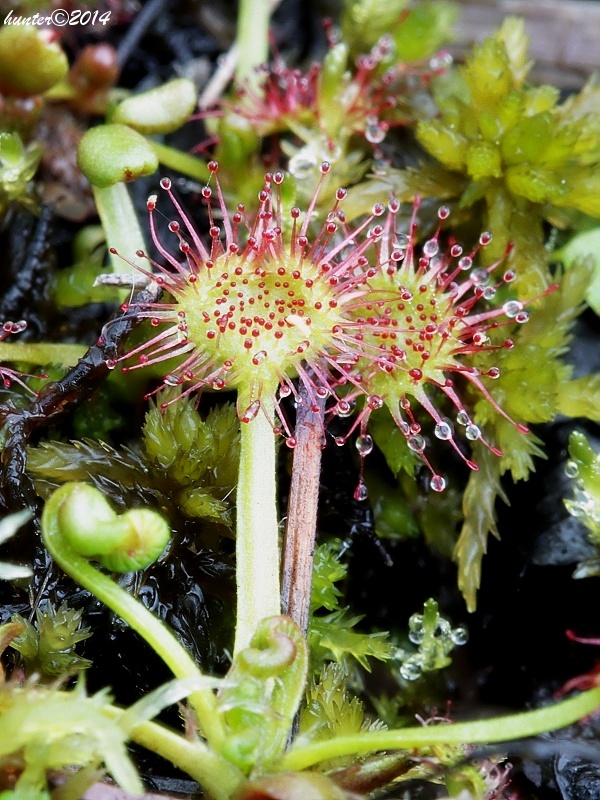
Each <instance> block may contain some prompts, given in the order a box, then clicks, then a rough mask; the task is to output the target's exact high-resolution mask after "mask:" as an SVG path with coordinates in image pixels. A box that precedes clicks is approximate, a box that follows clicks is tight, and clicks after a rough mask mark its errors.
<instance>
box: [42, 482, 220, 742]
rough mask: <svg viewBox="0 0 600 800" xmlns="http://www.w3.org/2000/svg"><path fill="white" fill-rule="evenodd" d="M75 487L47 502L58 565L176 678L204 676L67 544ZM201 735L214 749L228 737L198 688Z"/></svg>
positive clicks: (46, 523) (208, 694)
mask: <svg viewBox="0 0 600 800" xmlns="http://www.w3.org/2000/svg"><path fill="white" fill-rule="evenodd" d="M71 487H72V484H68V483H67V484H64V485H63V486H61V487H60V488H59V489H57V490H56V491H55V492H54V494H52V496H51V497H50V498H49V499H48V501H47V502H46V505H45V507H44V512H43V515H42V537H43V540H44V544H45V545H46V548H47V550H48V552H49V553H50V555H51V556H52V558H53V559H54V561H55V562H56V564H58V565H59V567H61V569H63V570H64V571H65V572H66V573H67V574H68V575H70V576H71V577H72V578H73V580H75V581H76V582H77V583H78V584H80V585H81V586H83V587H84V588H85V589H87V590H88V591H89V592H91V593H92V594H93V595H94V596H95V597H97V598H98V599H99V600H100V601H102V602H103V603H104V604H105V605H106V606H108V607H109V608H110V609H112V610H113V611H114V612H115V614H118V615H119V616H120V617H121V618H122V619H124V620H125V622H127V624H128V625H129V626H130V627H131V628H133V630H134V631H137V633H139V635H140V636H141V637H142V638H143V639H144V640H145V641H146V642H147V643H148V644H149V645H150V647H151V648H152V649H153V650H154V652H155V653H156V654H157V655H158V656H159V657H160V658H162V660H163V661H164V662H165V664H166V665H167V666H168V667H169V669H170V670H171V671H172V672H173V675H175V676H176V677H177V678H189V677H202V673H201V672H200V670H199V669H198V667H197V666H196V664H195V663H194V661H193V660H192V658H191V657H190V655H189V653H188V652H187V650H185V649H184V648H183V647H182V645H181V644H180V643H179V641H178V640H177V639H176V638H175V636H174V635H173V634H172V633H171V631H170V630H169V628H167V626H166V625H164V624H163V623H162V622H161V621H160V620H159V619H158V618H157V617H155V616H154V615H153V614H152V613H151V612H150V611H148V609H147V608H146V607H145V606H143V605H142V604H141V603H140V602H139V601H138V600H136V599H135V598H133V597H131V595H129V594H127V592H125V591H124V590H123V589H122V588H121V587H120V586H119V585H118V584H117V583H115V581H113V580H112V579H111V578H109V577H108V576H107V575H105V574H104V573H102V572H100V570H98V569H96V568H95V567H93V566H92V565H91V564H90V563H89V561H87V560H86V559H85V558H84V557H83V556H81V555H79V553H77V552H76V551H75V549H74V548H73V547H71V545H70V544H69V543H68V542H67V541H65V538H64V536H63V535H62V530H61V526H60V523H59V511H60V507H61V504H62V503H63V502H64V501H65V500H66V499H68V497H69V494H70V492H71ZM190 704H191V706H192V708H193V709H194V710H195V712H196V714H197V716H198V720H199V723H200V726H201V728H202V733H203V734H204V736H205V737H206V739H207V741H208V742H209V744H210V745H212V747H214V748H215V750H218V749H219V747H220V745H221V744H222V743H223V740H224V738H225V730H224V726H223V721H222V719H221V716H220V714H219V712H218V707H217V700H216V697H215V695H214V694H213V691H212V689H198V690H196V691H194V692H192V693H191V694H190Z"/></svg>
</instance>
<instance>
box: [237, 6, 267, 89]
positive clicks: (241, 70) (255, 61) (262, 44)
mask: <svg viewBox="0 0 600 800" xmlns="http://www.w3.org/2000/svg"><path fill="white" fill-rule="evenodd" d="M271 7H272V3H271V2H270V0H240V5H239V13H238V22H237V38H236V45H237V51H238V57H237V67H236V71H235V74H236V77H237V78H238V80H240V79H247V80H248V81H250V83H252V82H253V81H252V78H253V71H254V69H255V67H258V66H260V64H264V63H265V61H266V60H267V58H268V55H269V18H270V15H271Z"/></svg>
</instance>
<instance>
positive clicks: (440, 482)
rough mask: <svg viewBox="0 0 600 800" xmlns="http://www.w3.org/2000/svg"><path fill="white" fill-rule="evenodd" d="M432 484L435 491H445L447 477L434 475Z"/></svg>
mask: <svg viewBox="0 0 600 800" xmlns="http://www.w3.org/2000/svg"><path fill="white" fill-rule="evenodd" d="M430 486H431V488H432V489H433V491H434V492H443V491H444V489H445V488H446V479H445V478H444V477H443V475H432V477H431V482H430Z"/></svg>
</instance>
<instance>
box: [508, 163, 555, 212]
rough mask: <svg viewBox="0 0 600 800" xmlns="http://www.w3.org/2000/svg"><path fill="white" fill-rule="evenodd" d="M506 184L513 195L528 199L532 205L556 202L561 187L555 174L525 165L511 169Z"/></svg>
mask: <svg viewBox="0 0 600 800" xmlns="http://www.w3.org/2000/svg"><path fill="white" fill-rule="evenodd" d="M505 179H506V184H507V186H508V188H509V189H510V191H511V192H512V193H513V194H516V195H520V196H521V197H526V198H527V200H531V202H532V203H548V202H555V201H556V200H557V199H558V196H559V195H560V191H561V186H560V184H559V183H558V182H557V180H556V177H555V176H554V173H552V172H550V170H547V169H543V168H542V167H530V166H527V165H525V164H523V165H521V166H515V167H509V168H508V169H507V170H506V172H505Z"/></svg>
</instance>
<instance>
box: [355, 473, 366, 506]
mask: <svg viewBox="0 0 600 800" xmlns="http://www.w3.org/2000/svg"><path fill="white" fill-rule="evenodd" d="M368 496H369V492H368V490H367V487H366V486H365V484H364V482H363V480H362V478H361V480H360V481H359V483H358V485H357V487H356V489H355V490H354V499H355V500H358V502H360V503H362V502H363V501H364V500H366V499H367V497H368Z"/></svg>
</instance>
